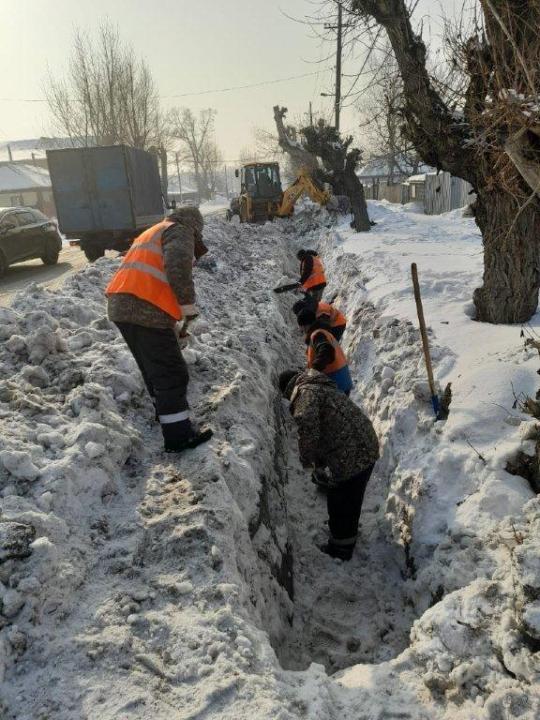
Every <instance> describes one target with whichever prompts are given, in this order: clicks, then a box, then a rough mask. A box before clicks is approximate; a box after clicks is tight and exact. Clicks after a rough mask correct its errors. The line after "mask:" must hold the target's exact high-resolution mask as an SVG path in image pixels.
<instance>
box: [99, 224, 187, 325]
mask: <svg viewBox="0 0 540 720" xmlns="http://www.w3.org/2000/svg"><path fill="white" fill-rule="evenodd" d="M173 224H174V223H172V222H168V221H167V220H163V222H160V223H157V224H156V225H152V227H151V228H148V230H145V231H144V232H143V233H141V234H140V235H139V236H138V237H137V238H135V240H134V241H133V244H132V245H131V248H130V249H129V251H128V252H127V254H126V255H125V256H124V258H123V260H122V264H121V265H120V267H119V269H118V270H117V271H116V273H115V274H114V275H113V278H112V280H111V282H110V283H109V284H108V286H107V289H106V290H105V294H106V295H114V294H115V293H127V294H129V295H135V297H138V298H140V299H141V300H146V302H149V303H150V304H151V305H155V306H156V307H158V308H159V309H160V310H163V312H166V313H167V314H168V315H170V316H171V317H173V318H174V319H175V320H180V319H181V318H182V308H181V307H180V304H179V302H178V300H177V299H176V295H175V294H174V292H173V290H172V288H171V286H170V285H169V281H168V280H167V275H166V274H165V267H164V264H163V248H162V247H161V237H162V235H163V232H164V231H165V230H166V229H167V228H168V227H170V226H171V225H173Z"/></svg>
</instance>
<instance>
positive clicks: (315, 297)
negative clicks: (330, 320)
mask: <svg viewBox="0 0 540 720" xmlns="http://www.w3.org/2000/svg"><path fill="white" fill-rule="evenodd" d="M325 287H326V284H324V285H315V287H312V288H309V290H306V294H307V295H309V296H310V298H311V300H312V301H313V303H314V305H315V307H317V305H318V304H319V303H320V302H321V300H322V296H323V292H324V288H325Z"/></svg>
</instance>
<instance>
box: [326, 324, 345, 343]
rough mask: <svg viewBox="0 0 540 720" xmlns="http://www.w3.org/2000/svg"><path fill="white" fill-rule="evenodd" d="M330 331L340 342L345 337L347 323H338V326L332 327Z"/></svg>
mask: <svg viewBox="0 0 540 720" xmlns="http://www.w3.org/2000/svg"><path fill="white" fill-rule="evenodd" d="M330 332H331V333H332V335H333V336H334V337H335V338H336V340H337V341H338V342H339V341H340V340H341V338H342V337H343V333H344V332H345V325H337V326H336V327H333V328H330Z"/></svg>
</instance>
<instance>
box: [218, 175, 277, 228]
mask: <svg viewBox="0 0 540 720" xmlns="http://www.w3.org/2000/svg"><path fill="white" fill-rule="evenodd" d="M235 174H236V177H240V197H239V198H238V203H237V208H238V210H237V212H238V214H239V215H240V222H266V221H267V220H271V219H272V218H273V217H274V216H275V215H276V214H277V209H278V207H279V205H280V203H281V198H282V197H283V191H282V188H281V178H280V175H279V164H278V163H275V162H274V163H247V164H246V165H243V166H242V168H241V169H240V171H238V170H237V171H236V173H235ZM231 209H232V210H233V212H234V210H236V208H232V206H231Z"/></svg>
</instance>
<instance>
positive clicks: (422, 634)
mask: <svg viewBox="0 0 540 720" xmlns="http://www.w3.org/2000/svg"><path fill="white" fill-rule="evenodd" d="M327 223H328V218H327V216H326V215H325V213H320V212H313V211H308V212H306V213H302V214H299V216H298V217H297V218H295V220H294V221H292V222H278V223H275V224H273V225H266V226H264V227H249V226H241V227H238V226H235V225H229V224H225V223H222V222H220V221H218V220H215V219H212V220H211V221H210V222H209V224H208V229H207V233H206V234H207V238H208V244H209V246H210V250H211V253H210V255H209V256H207V257H206V258H204V259H203V260H202V261H201V263H200V265H199V266H198V267H197V269H196V285H197V290H198V302H199V305H200V306H201V309H202V319H201V320H200V321H198V323H197V324H196V325H195V326H194V329H193V333H194V335H193V337H192V339H191V341H190V346H189V349H188V350H187V351H186V358H187V361H188V363H189V364H190V373H191V378H192V383H191V386H190V396H191V399H192V400H193V402H194V405H195V408H194V409H195V414H196V415H197V416H198V417H199V418H200V419H206V420H208V421H209V422H211V424H212V425H213V426H214V427H215V429H216V435H215V438H214V439H213V440H212V441H211V443H210V444H209V445H208V446H205V447H204V448H199V449H197V450H196V451H194V452H192V453H188V454H185V455H184V456H182V457H181V458H180V459H174V458H168V457H167V458H164V457H163V455H162V454H161V452H160V437H159V430H158V429H157V428H156V426H155V423H154V421H153V412H152V408H151V405H150V403H149V400H148V398H147V397H146V396H145V394H144V392H143V388H142V385H141V381H140V378H139V375H138V373H137V371H136V369H135V367H134V364H133V362H132V360H131V358H130V356H129V354H128V353H127V351H126V349H125V347H124V345H123V343H122V342H121V340H120V339H119V338H118V335H117V333H116V332H115V330H114V328H112V327H111V326H110V325H109V323H108V322H107V320H106V319H105V317H104V302H103V296H102V288H103V287H104V285H105V283H106V281H107V278H108V277H109V276H110V274H111V273H112V271H113V270H114V268H115V267H116V263H115V262H114V261H110V260H102V261H99V262H98V263H97V264H96V265H95V266H93V267H91V268H89V269H87V270H86V271H85V272H83V273H81V274H79V275H77V276H75V277H73V278H71V279H70V280H69V281H68V282H67V283H66V284H65V286H64V287H63V288H62V289H61V290H58V291H56V292H54V293H51V292H47V291H44V290H41V289H38V288H31V289H30V290H29V291H28V292H26V293H23V294H22V295H20V296H19V298H18V299H17V300H16V302H15V303H14V306H13V309H12V310H4V311H2V314H1V315H0V334H1V337H2V338H3V339H4V340H5V342H4V343H3V346H2V348H1V349H0V368H1V369H2V378H3V379H2V381H1V382H0V400H1V402H2V407H1V415H0V423H1V425H2V441H1V448H0V465H1V467H0V487H1V498H0V510H1V512H0V550H1V551H2V554H1V555H0V583H1V584H0V595H1V599H2V608H1V612H2V615H1V616H0V620H1V623H0V625H1V627H0V673H2V676H3V685H2V691H1V694H0V703H2V704H0V708H1V712H0V714H1V715H2V717H4V716H5V717H6V718H7V719H8V720H14V719H15V718H16V720H36V719H38V720H53V719H54V720H56V719H57V718H58V720H81V719H83V718H86V719H87V720H94V719H95V720H97V719H98V718H99V720H113V719H115V720H126V719H127V718H130V719H131V718H137V719H141V720H142V719H144V720H150V718H152V720H161V719H163V720H164V719H165V718H167V719H168V720H171V719H172V720H176V719H178V720H210V719H211V718H216V720H217V718H220V719H224V720H233V719H234V720H238V719H239V718H240V719H242V720H244V719H245V720H248V719H249V720H251V719H252V718H257V720H259V719H260V720H266V719H267V720H296V719H297V718H298V719H300V718H309V719H310V720H334V718H341V717H354V718H357V717H358V718H369V720H372V719H375V718H377V719H378V718H383V717H388V718H390V717H401V718H412V719H414V720H417V719H423V718H426V720H427V718H430V720H432V719H433V718H435V719H436V720H439V719H440V720H443V719H444V720H450V718H452V720H456V719H457V718H459V720H472V719H474V720H476V718H478V719H479V720H480V719H482V720H484V719H485V720H499V718H500V720H503V718H506V717H509V718H513V717H516V718H517V717H519V718H520V720H533V718H534V717H535V715H534V712H535V707H538V705H536V706H534V705H533V703H534V702H535V697H536V696H535V694H534V664H533V663H534V655H533V653H534V648H529V649H527V648H525V646H524V645H523V642H521V644H520V641H519V637H520V636H519V631H518V630H517V629H516V628H515V627H514V626H513V625H512V622H513V620H512V618H511V617H509V614H510V615H512V614H514V615H515V614H516V608H515V607H512V598H511V595H510V594H509V592H508V589H509V584H506V585H505V584H504V582H503V581H501V580H500V578H503V577H504V574H505V573H506V575H507V576H508V573H509V567H510V566H509V564H508V554H507V551H505V550H501V551H497V550H495V551H494V552H491V551H489V552H486V550H485V546H484V545H483V544H482V543H481V542H480V540H479V538H477V537H474V533H471V532H469V533H468V534H467V533H465V532H462V533H461V535H460V534H459V533H457V531H456V529H453V530H452V532H451V533H450V531H449V534H448V537H447V536H446V535H445V533H446V528H445V527H441V515H442V511H441V508H442V507H443V506H444V504H445V503H450V504H451V503H455V502H459V499H460V498H461V497H462V496H463V494H464V493H465V492H466V490H465V487H464V486H465V485H466V483H465V482H463V484H462V485H460V484H459V483H458V480H459V479H460V478H462V474H463V473H462V472H461V467H460V466H459V465H457V466H456V467H455V468H452V467H451V466H452V461H451V458H450V457H449V454H448V453H446V455H444V454H440V455H439V454H437V455H435V460H434V459H433V456H430V453H432V452H433V448H434V447H435V448H437V443H438V441H439V437H440V436H439V431H438V430H437V429H436V428H434V427H433V422H432V420H431V418H430V415H429V406H428V405H426V404H425V401H424V399H423V395H422V387H421V385H419V384H418V383H417V381H418V379H419V378H420V377H423V368H422V364H421V363H422V358H421V353H420V349H419V346H418V341H417V340H418V339H417V334H416V331H415V330H414V329H413V328H412V326H411V325H410V324H407V323H406V322H403V321H396V320H393V319H392V318H388V317H381V316H380V314H379V313H378V312H377V311H376V310H375V309H374V308H373V307H371V306H370V305H369V304H366V303H365V295H366V291H365V278H364V277H363V273H362V265H361V262H360V261H359V259H358V258H356V257H353V256H348V255H344V254H343V253H342V252H340V250H339V236H336V234H335V232H334V231H333V230H332V229H330V228H329V229H325V227H324V226H325V224H327ZM299 243H302V244H303V245H305V246H308V245H310V246H316V245H317V244H319V247H320V249H321V252H322V254H323V257H324V259H325V262H326V264H327V267H328V269H329V276H330V277H331V278H334V279H335V280H334V284H333V286H331V288H330V292H335V293H336V294H337V295H339V297H338V301H339V302H340V303H342V306H343V307H344V308H345V309H346V310H347V313H348V315H349V318H350V326H349V330H348V332H347V336H346V346H347V350H348V353H349V356H350V358H351V362H352V367H353V370H354V375H355V378H356V381H357V396H356V397H357V399H358V400H359V401H361V403H362V404H363V405H364V407H365V408H366V410H367V412H368V414H369V415H370V417H372V418H373V419H374V421H375V424H376V427H377V430H378V432H379V434H380V436H381V438H383V439H384V444H383V457H382V459H381V461H380V463H379V465H378V468H377V471H376V475H375V476H374V478H373V480H372V481H371V483H370V486H369V489H368V493H367V496H366V504H365V512H364V516H363V521H362V530H361V540H360V543H359V547H358V549H357V551H356V554H355V559H354V560H353V562H352V563H349V564H341V563H339V562H338V561H332V560H330V559H329V558H326V557H325V556H323V555H322V554H321V553H319V552H318V550H316V548H315V542H316V541H318V540H322V539H323V538H324V532H325V528H324V519H325V509H324V498H322V497H320V496H318V495H317V494H316V491H315V490H314V488H313V486H312V485H311V483H310V482H309V479H308V478H306V476H305V473H304V472H303V471H301V470H300V469H299V467H298V462H297V451H296V445H295V437H294V429H293V428H292V427H291V422H290V419H289V418H288V417H287V414H286V412H284V408H283V407H282V403H281V401H280V399H279V398H278V395H277V392H276V389H275V380H276V378H277V374H278V372H279V371H280V370H282V369H284V368H285V367H294V366H296V365H298V364H299V363H300V362H301V360H302V353H303V350H302V347H301V344H300V342H299V338H298V334H297V332H296V329H295V328H294V326H293V323H292V317H291V315H290V312H289V306H290V304H291V300H292V298H283V297H282V298H281V299H279V298H276V297H275V296H274V295H273V294H272V293H271V292H269V287H270V286H271V285H273V284H274V282H275V281H277V280H279V278H280V277H281V276H282V275H284V274H287V273H288V272H291V270H292V267H291V265H290V262H291V256H292V255H293V251H294V250H295V249H296V247H297V246H299ZM36 307H38V308H39V311H36ZM436 359H437V357H436ZM411 388H414V392H412V391H411ZM423 457H426V458H428V457H430V459H431V464H432V465H433V466H434V467H436V468H438V469H440V468H441V467H443V466H444V467H446V468H447V469H448V467H451V473H450V475H449V476H448V475H447V476H448V477H450V478H451V481H452V485H451V487H450V488H449V491H448V493H447V494H446V495H443V496H441V494H440V493H439V494H438V493H437V489H436V486H435V485H434V484H433V481H432V479H431V476H430V475H429V474H428V471H427V470H426V468H427V467H429V464H428V463H423V462H422V459H423ZM460 462H461V460H460ZM441 463H443V464H442V465H441ZM444 463H446V465H444ZM468 467H470V468H472V467H473V466H472V465H471V466H468ZM471 472H472V470H471ZM474 472H476V470H475V471H474ZM466 479H467V476H465V480H466ZM516 482H517V481H516ZM460 493H461V494H460ZM427 500H429V502H427ZM452 507H453V505H452ZM432 508H435V510H436V512H434V513H432V515H433V516H432V515H430V509H432ZM516 522H517V525H516V528H517V531H518V532H519V537H520V538H521V544H520V547H519V548H516V547H515V543H514V546H512V540H511V537H510V540H509V543H510V546H511V548H512V558H513V560H512V565H511V575H512V581H511V582H512V583H514V587H515V588H517V592H519V593H522V592H525V593H527V597H528V600H529V603H530V602H534V597H533V596H534V595H535V593H537V592H538V586H539V585H538V584H539V583H540V569H538V570H539V571H538V572H537V568H536V565H535V562H536V560H535V559H534V558H535V556H534V554H533V553H532V551H533V549H534V542H533V539H534V537H535V532H536V535H537V536H538V523H539V522H540V509H539V508H538V507H537V505H534V503H531V504H530V507H529V510H528V512H527V514H524V515H523V516H522V517H520V519H519V520H518V521H516ZM535 523H536V525H535ZM15 524H17V527H15ZM535 527H536V528H537V529H536V531H535ZM503 531H506V530H505V528H502V527H501V528H500V532H503ZM498 532H499V530H498V529H497V530H496V529H495V526H494V530H493V533H492V535H491V539H490V540H489V541H488V542H491V543H492V544H493V543H494V544H495V547H496V546H497V538H498V534H497V533H498ZM6 536H7V542H4V540H5V539H6ZM507 539H508V538H507ZM449 540H450V542H449ZM445 542H446V545H445ZM505 553H506V554H505ZM475 573H476V574H477V575H478V580H475V578H476V575H475ZM491 575H493V576H494V577H496V576H498V577H499V580H495V581H494V582H491ZM535 583H536V585H535ZM523 588H524V590H523ZM514 602H515V601H514ZM520 602H521V601H520ZM429 606H432V607H431V609H428V608H429ZM505 613H506V615H505ZM415 618H419V619H418V620H416V622H415V623H414V626H413V629H412V633H411V635H410V647H408V649H406V650H404V652H401V651H402V650H403V649H404V648H405V647H407V644H408V642H409V639H408V631H409V629H410V627H411V625H412V623H413V622H414V620H415ZM531 618H532V615H531ZM400 652H401V654H400V655H399V656H398V657H396V655H398V653H400ZM276 653H277V656H278V657H276ZM278 658H279V660H281V666H280V663H279V662H278ZM389 658H395V659H393V660H389ZM311 661H314V662H316V663H320V664H313V665H311V666H310V667H309V668H308V669H306V670H303V671H290V670H283V669H282V668H283V667H286V668H307V666H308V664H309V663H310V662H311ZM354 663H361V664H358V665H354V666H353V667H350V666H351V665H353V664H354ZM366 663H369V664H366ZM322 665H324V666H325V667H326V668H327V669H328V671H330V672H334V671H336V670H340V669H343V668H347V667H349V669H348V670H342V672H340V673H337V674H336V675H334V676H332V677H329V676H328V675H327V673H326V672H325V671H324V669H323V668H322ZM527 691H528V695H529V697H530V698H532V699H529V700H526V699H525V700H524V699H523V698H524V697H525V695H526V694H527ZM504 713H506V715H505V714H504Z"/></svg>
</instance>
